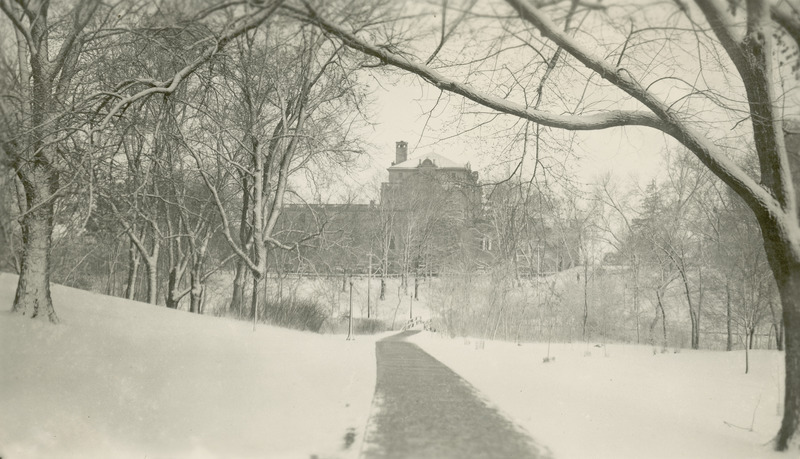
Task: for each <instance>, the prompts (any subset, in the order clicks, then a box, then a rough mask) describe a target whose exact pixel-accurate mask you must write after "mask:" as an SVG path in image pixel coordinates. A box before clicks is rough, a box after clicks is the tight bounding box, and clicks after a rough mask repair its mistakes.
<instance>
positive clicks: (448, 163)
mask: <svg viewBox="0 0 800 459" xmlns="http://www.w3.org/2000/svg"><path fill="white" fill-rule="evenodd" d="M427 159H429V160H431V162H432V163H433V165H434V166H436V167H437V168H440V169H468V168H469V164H468V163H462V164H459V163H457V162H455V161H453V160H452V159H449V158H447V157H445V156H443V155H440V154H439V153H427V154H424V155H421V156H417V157H414V158H409V159H407V160H406V161H403V162H402V163H400V164H394V165H392V166H391V167H390V168H389V169H391V170H397V169H416V168H418V167H419V166H420V165H421V164H422V163H423V162H424V161H425V160H427Z"/></svg>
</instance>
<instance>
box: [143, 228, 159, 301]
mask: <svg viewBox="0 0 800 459" xmlns="http://www.w3.org/2000/svg"><path fill="white" fill-rule="evenodd" d="M158 252H159V249H158V241H156V240H155V239H154V240H153V250H152V252H151V255H150V256H149V257H145V259H144V265H145V268H147V302H148V303H150V304H156V302H157V300H158Z"/></svg>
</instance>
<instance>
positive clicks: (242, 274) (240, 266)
mask: <svg viewBox="0 0 800 459" xmlns="http://www.w3.org/2000/svg"><path fill="white" fill-rule="evenodd" d="M247 271H248V269H247V266H246V265H245V263H244V261H243V260H237V261H236V275H235V277H234V278H233V296H232V297H231V303H230V304H229V305H228V312H231V313H236V314H238V316H239V317H244V316H243V311H242V310H243V306H244V289H245V285H247Z"/></svg>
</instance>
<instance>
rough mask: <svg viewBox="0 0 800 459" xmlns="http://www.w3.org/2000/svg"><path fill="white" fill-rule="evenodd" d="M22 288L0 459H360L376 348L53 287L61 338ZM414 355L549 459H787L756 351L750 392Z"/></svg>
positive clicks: (626, 374) (3, 301) (719, 375)
mask: <svg viewBox="0 0 800 459" xmlns="http://www.w3.org/2000/svg"><path fill="white" fill-rule="evenodd" d="M15 285H16V277H15V276H11V275H8V274H0V407H1V408H0V457H3V458H11V459H15V458H26V457H33V458H40V457H81V458H83V457H114V458H118V457H119V458H125V457H137V458H141V457H150V458H152V457H156V458H158V457H179V458H182V457H191V458H195V457H198V458H205V457H226V458H229V457H270V458H272V457H275V458H293V457H298V458H300V457H302V458H309V457H312V456H313V455H316V456H317V457H319V458H350V457H355V456H356V455H357V454H358V451H359V449H360V443H361V441H362V436H363V432H364V426H365V424H366V422H367V418H368V414H369V410H370V403H371V399H372V395H373V392H374V387H375V355H374V354H375V352H374V342H375V340H376V339H379V338H380V337H382V336H385V334H384V335H379V336H372V337H367V336H359V337H358V338H357V340H356V341H351V342H348V341H345V340H344V337H343V336H341V335H339V336H322V335H317V334H311V333H303V332H296V331H289V330H283V329H278V328H274V327H268V326H264V325H260V326H259V327H258V329H257V330H256V331H255V332H253V330H252V325H251V324H248V323H244V322H238V321H233V320H228V319H219V318H213V317H207V316H198V315H192V314H188V313H186V312H182V311H173V310H168V309H166V308H164V307H153V306H150V305H146V304H142V303H136V302H131V301H126V300H122V299H117V298H110V297H105V296H102V295H96V294H91V293H87V292H84V291H80V290H75V289H70V288H66V287H60V286H54V291H53V294H54V301H55V305H56V308H57V312H58V314H59V317H60V319H61V321H62V323H61V324H59V325H55V326H53V325H50V324H46V323H42V322H39V321H31V320H28V319H25V318H22V317H17V316H15V315H12V314H10V313H9V312H7V311H8V310H9V309H10V306H11V301H12V298H13V294H14V288H15ZM390 300H393V301H394V303H390ZM397 301H398V300H397V298H392V299H389V298H387V302H386V304H384V305H382V309H381V310H380V311H379V314H380V317H383V318H386V317H391V316H390V314H393V313H394V307H395V306H396V305H397ZM389 305H391V306H392V307H391V308H390V307H388V306H389ZM404 306H405V305H404V304H401V307H400V313H399V314H400V315H402V314H403V309H404ZM420 306H422V305H420ZM415 308H416V305H415ZM420 309H421V310H424V309H423V308H420ZM415 311H416V309H415ZM407 313H408V310H407V309H405V314H407ZM415 315H416V314H415ZM412 339H413V340H414V341H415V342H417V343H418V344H419V345H420V346H422V347H423V349H425V350H426V351H428V352H429V353H431V354H432V355H433V356H434V357H436V358H437V359H439V360H441V361H442V362H443V363H445V364H446V365H448V366H450V367H451V368H452V369H453V370H455V371H456V372H457V373H459V374H460V375H461V376H462V377H464V378H465V379H467V380H468V381H469V382H471V383H472V384H473V385H474V386H475V387H476V388H477V389H478V390H480V391H481V392H482V393H483V395H484V396H485V397H486V398H487V399H488V400H489V401H490V403H493V404H495V405H496V406H497V407H498V408H499V409H500V410H501V411H502V412H503V413H505V414H506V415H507V416H509V418H511V419H512V420H513V421H515V422H516V423H517V424H519V425H520V426H521V427H522V428H523V429H524V430H526V431H528V432H529V433H530V434H531V436H532V437H533V438H534V439H535V440H536V441H537V442H538V443H539V444H541V445H544V446H545V447H547V448H549V449H550V450H551V451H552V452H553V454H554V455H555V457H557V458H567V459H570V458H637V459H638V458H757V457H764V458H770V457H778V458H787V457H792V455H791V454H792V453H788V454H786V455H780V454H777V453H774V452H772V451H771V449H770V447H769V445H768V444H767V443H768V442H769V440H770V439H771V438H772V437H773V435H774V434H775V433H776V432H777V428H778V425H779V422H780V407H781V405H780V398H781V394H782V390H783V387H782V386H783V355H782V353H778V352H775V351H756V352H752V353H751V356H750V360H751V361H750V364H751V368H750V374H747V375H745V374H744V353H743V351H737V352H727V353H726V352H711V351H689V350H681V351H680V352H679V353H674V352H673V351H674V350H670V352H669V353H666V354H661V353H657V354H655V355H654V354H653V352H652V348H650V347H649V346H633V345H609V346H607V347H605V348H598V347H594V346H593V345H586V344H582V343H575V344H554V345H553V346H552V349H551V351H550V354H551V356H555V357H556V360H555V362H550V363H546V364H545V363H543V362H542V358H543V357H545V356H546V355H547V345H546V344H524V345H522V346H517V345H516V344H513V343H504V342H491V341H486V342H485V343H483V344H484V345H483V346H482V348H480V349H477V348H476V340H474V339H473V340H469V341H468V342H467V340H465V339H463V338H458V339H452V340H451V339H446V338H443V337H441V336H440V335H435V334H429V333H421V334H419V335H416V336H415V337H414V338H412ZM346 438H351V439H352V440H353V443H352V444H351V445H350V446H349V448H345V444H346Z"/></svg>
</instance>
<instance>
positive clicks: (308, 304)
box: [261, 298, 326, 333]
mask: <svg viewBox="0 0 800 459" xmlns="http://www.w3.org/2000/svg"><path fill="white" fill-rule="evenodd" d="M263 311H264V315H263V316H262V317H261V319H262V320H263V321H264V322H267V323H270V324H272V325H277V326H278V327H284V328H292V329H295V330H310V331H313V332H316V333H319V332H320V329H321V328H322V324H323V323H324V322H325V318H326V311H325V309H323V308H322V306H320V305H319V304H317V303H316V302H314V301H312V300H308V299H295V298H287V299H284V300H283V301H280V302H279V301H276V300H267V301H266V304H265V307H264V309H263Z"/></svg>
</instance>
